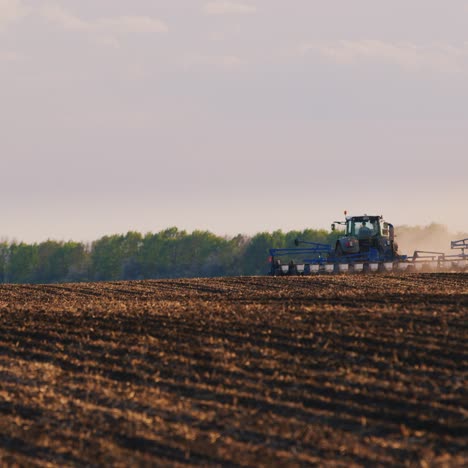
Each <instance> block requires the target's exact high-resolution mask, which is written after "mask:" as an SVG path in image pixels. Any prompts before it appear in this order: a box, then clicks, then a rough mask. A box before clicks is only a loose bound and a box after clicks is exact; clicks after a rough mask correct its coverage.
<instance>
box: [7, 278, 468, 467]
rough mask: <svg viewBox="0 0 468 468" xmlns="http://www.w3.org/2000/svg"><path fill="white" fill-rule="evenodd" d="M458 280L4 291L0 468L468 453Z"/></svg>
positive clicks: (435, 462) (235, 281)
mask: <svg viewBox="0 0 468 468" xmlns="http://www.w3.org/2000/svg"><path fill="white" fill-rule="evenodd" d="M467 445H468V275H467V274H421V275H417V274H414V275H404V276H393V275H375V276H333V277H326V276H318V277H294V278H268V277H265V278H230V279H198V280H167V281H142V282H132V283H99V284H77V285H57V286H3V287H0V464H1V465H12V464H15V463H18V464H20V465H42V466H46V465H47V466H78V465H80V466H82V465H88V466H95V465H113V466H128V465H139V466H141V465H145V466H148V465H169V466H187V465H204V466H206V465H209V466H212V465H215V466H217V465H219V466H221V465H222V466H274V465H275V466H278V465H282V466H284V465H287V466H306V465H311V464H312V465H313V464H320V465H327V464H328V465H333V466H352V465H366V466H377V465H380V466H393V465H395V464H400V465H410V466H423V467H424V466H462V465H465V466H466V464H467V463H468V450H467Z"/></svg>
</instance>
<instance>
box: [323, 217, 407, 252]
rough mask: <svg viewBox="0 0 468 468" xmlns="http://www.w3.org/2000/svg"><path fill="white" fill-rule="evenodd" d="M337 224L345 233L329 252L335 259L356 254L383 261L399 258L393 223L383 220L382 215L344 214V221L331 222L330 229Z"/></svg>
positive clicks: (333, 229) (334, 227)
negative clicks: (342, 227) (343, 228)
mask: <svg viewBox="0 0 468 468" xmlns="http://www.w3.org/2000/svg"><path fill="white" fill-rule="evenodd" d="M345 215H346V213H345ZM337 224H338V225H342V226H344V227H345V235H344V236H343V237H340V238H339V239H338V240H337V241H336V245H335V248H334V251H333V252H332V254H331V255H332V256H334V257H335V258H336V260H338V261H340V260H345V259H346V257H347V256H350V257H351V256H357V255H365V256H368V255H372V256H374V257H376V258H378V259H380V260H384V261H394V260H397V259H398V258H399V256H398V245H397V244H396V242H395V237H396V236H395V229H394V227H393V224H390V223H388V222H386V221H384V220H383V218H382V216H368V215H364V216H346V220H345V221H335V222H334V223H333V224H332V226H331V228H332V231H335V230H336V225H337Z"/></svg>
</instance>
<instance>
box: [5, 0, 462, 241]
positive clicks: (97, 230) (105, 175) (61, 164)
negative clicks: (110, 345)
mask: <svg viewBox="0 0 468 468" xmlns="http://www.w3.org/2000/svg"><path fill="white" fill-rule="evenodd" d="M467 25H468V2H466V0H450V1H449V2H447V1H446V0H445V1H442V0H440V1H434V0H392V1H387V0H386V1H379V0H353V1H349V0H341V1H338V0H326V1H325V0H321V1H318V0H317V1H314V0H290V1H284V0H239V1H237V0H218V1H216V0H132V1H128V0H56V1H53V0H51V1H48V0H44V1H42V0H29V1H28V0H0V85H1V86H0V105H1V107H0V161H1V163H2V164H1V168H2V182H1V184H0V196H1V200H2V210H1V221H0V222H1V224H0V235H1V236H4V237H6V236H7V237H9V238H10V239H11V238H16V239H20V240H26V241H33V240H38V241H39V240H42V239H45V238H48V237H50V238H55V239H70V238H73V239H80V240H81V239H83V240H90V239H93V238H97V237H99V236H101V235H103V234H108V233H115V232H126V231H127V230H130V229H132V230H139V231H143V232H145V231H156V230H160V229H163V228H166V227H168V226H173V225H176V226H178V227H180V228H185V229H189V230H192V229H196V228H200V229H210V230H212V231H214V232H216V233H219V234H235V233H238V232H242V233H253V232H256V231H260V230H272V229H275V228H282V229H302V228H305V227H328V226H329V224H330V223H331V222H332V221H334V220H336V219H340V218H341V217H342V213H343V210H345V209H347V210H348V211H349V212H351V213H356V214H360V213H363V212H366V213H369V214H370V213H377V214H384V215H385V217H386V218H387V219H388V220H390V221H392V222H394V223H395V224H427V223H429V222H431V221H437V222H441V223H445V224H447V225H448V226H449V227H450V228H451V229H452V230H460V231H461V230H465V231H468V208H467V201H468V177H467V175H468V26H467Z"/></svg>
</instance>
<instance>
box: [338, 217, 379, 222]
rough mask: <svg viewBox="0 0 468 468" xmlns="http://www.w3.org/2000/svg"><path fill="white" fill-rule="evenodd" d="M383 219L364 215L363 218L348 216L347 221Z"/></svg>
mask: <svg viewBox="0 0 468 468" xmlns="http://www.w3.org/2000/svg"><path fill="white" fill-rule="evenodd" d="M380 219H382V216H369V215H362V216H346V221H350V220H352V221H357V222H362V221H378V220H380Z"/></svg>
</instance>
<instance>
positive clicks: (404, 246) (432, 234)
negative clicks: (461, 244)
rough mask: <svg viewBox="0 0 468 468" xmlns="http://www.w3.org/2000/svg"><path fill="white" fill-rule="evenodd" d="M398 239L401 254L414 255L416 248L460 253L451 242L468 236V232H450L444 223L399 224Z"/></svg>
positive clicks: (397, 229) (397, 228) (396, 230)
mask: <svg viewBox="0 0 468 468" xmlns="http://www.w3.org/2000/svg"><path fill="white" fill-rule="evenodd" d="M395 233H396V236H397V238H396V241H397V243H398V247H399V248H398V250H399V252H400V254H404V255H413V253H414V251H415V250H426V251H432V252H443V253H458V252H455V251H453V250H452V251H451V249H450V242H451V241H454V240H458V239H465V238H468V233H466V232H465V233H460V232H459V233H453V232H449V230H448V228H447V227H446V226H444V225H442V224H436V223H433V224H429V225H428V226H423V227H421V226H399V227H398V226H397V227H396V228H395Z"/></svg>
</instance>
